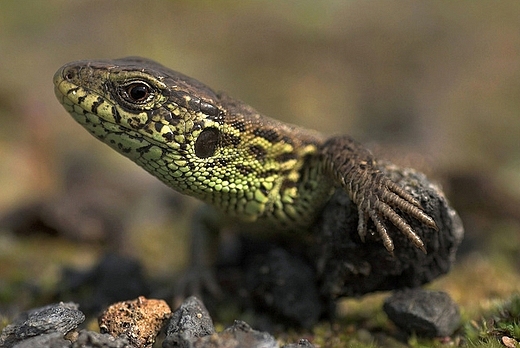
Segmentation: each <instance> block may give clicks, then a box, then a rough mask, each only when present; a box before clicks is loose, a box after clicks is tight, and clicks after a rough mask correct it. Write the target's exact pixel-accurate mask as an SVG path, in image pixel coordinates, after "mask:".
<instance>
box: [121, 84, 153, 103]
mask: <svg viewBox="0 0 520 348" xmlns="http://www.w3.org/2000/svg"><path fill="white" fill-rule="evenodd" d="M126 93H127V94H128V96H129V97H130V98H131V99H132V100H133V101H136V102H142V101H144V100H146V99H147V98H148V96H149V95H150V87H148V86H147V85H145V84H144V83H133V84H131V85H129V86H128V87H127V88H126Z"/></svg>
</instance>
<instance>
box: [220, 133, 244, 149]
mask: <svg viewBox="0 0 520 348" xmlns="http://www.w3.org/2000/svg"><path fill="white" fill-rule="evenodd" d="M240 142H241V139H240V137H239V136H236V135H233V134H228V133H224V134H222V146H223V147H228V146H230V145H232V146H238V145H240Z"/></svg>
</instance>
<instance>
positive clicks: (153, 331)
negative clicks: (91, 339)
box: [98, 296, 171, 348]
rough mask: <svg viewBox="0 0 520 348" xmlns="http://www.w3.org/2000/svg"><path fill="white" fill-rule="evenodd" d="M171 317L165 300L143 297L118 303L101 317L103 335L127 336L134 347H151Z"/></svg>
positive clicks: (100, 326)
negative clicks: (165, 322)
mask: <svg viewBox="0 0 520 348" xmlns="http://www.w3.org/2000/svg"><path fill="white" fill-rule="evenodd" d="M170 316H171V310H170V307H169V306H168V304H166V302H165V301H163V300H154V299H150V300H148V299H146V298H145V297H143V296H141V297H139V298H137V299H136V300H133V301H124V302H118V303H115V304H113V305H111V306H110V307H108V308H107V310H105V312H104V313H103V314H102V315H101V316H100V317H99V319H98V322H99V329H100V332H101V333H109V334H111V335H112V336H114V337H118V336H121V335H123V336H125V337H127V338H128V340H129V341H130V343H131V345H132V346H134V347H146V348H147V347H151V346H152V345H153V344H154V342H155V338H156V337H157V334H158V333H159V331H160V330H161V328H162V327H163V323H164V321H165V320H166V319H169V318H170Z"/></svg>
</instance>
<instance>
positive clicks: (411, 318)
mask: <svg viewBox="0 0 520 348" xmlns="http://www.w3.org/2000/svg"><path fill="white" fill-rule="evenodd" d="M383 309H384V311H385V313H386V315H388V318H390V320H392V321H393V322H394V323H395V324H396V325H397V326H398V327H399V328H401V329H402V330H403V331H406V332H407V333H415V334H417V335H418V336H422V337H445V336H450V335H451V334H453V332H454V331H455V330H456V329H457V328H458V327H459V325H460V314H459V308H458V306H457V304H456V303H455V302H453V300H452V299H451V298H450V296H449V295H448V294H446V293H445V292H442V291H429V290H423V289H420V288H417V289H406V290H401V291H397V292H395V293H394V294H393V295H392V296H390V297H389V298H387V299H386V301H385V303H384V305H383Z"/></svg>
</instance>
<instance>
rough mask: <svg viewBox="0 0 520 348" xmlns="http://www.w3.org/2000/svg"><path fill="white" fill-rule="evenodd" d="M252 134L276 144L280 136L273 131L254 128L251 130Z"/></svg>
mask: <svg viewBox="0 0 520 348" xmlns="http://www.w3.org/2000/svg"><path fill="white" fill-rule="evenodd" d="M253 134H254V135H255V136H257V137H260V138H264V139H265V140H267V141H269V142H271V143H276V142H278V141H280V139H281V137H280V134H278V132H277V131H276V130H274V129H265V128H255V129H253Z"/></svg>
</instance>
